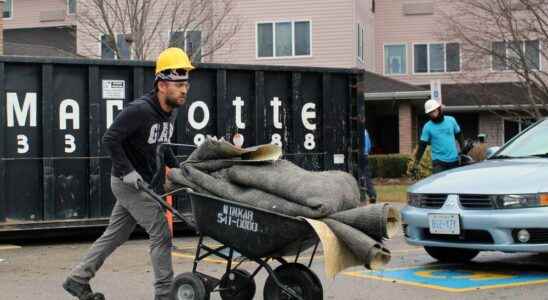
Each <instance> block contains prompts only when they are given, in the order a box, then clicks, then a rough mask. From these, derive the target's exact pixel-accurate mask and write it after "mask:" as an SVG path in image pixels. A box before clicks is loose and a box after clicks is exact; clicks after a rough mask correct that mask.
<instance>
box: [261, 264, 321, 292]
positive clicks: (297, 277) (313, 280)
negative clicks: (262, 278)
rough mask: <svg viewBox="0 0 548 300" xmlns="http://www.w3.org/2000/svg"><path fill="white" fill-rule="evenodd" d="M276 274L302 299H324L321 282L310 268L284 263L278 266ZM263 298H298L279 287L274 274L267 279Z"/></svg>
mask: <svg viewBox="0 0 548 300" xmlns="http://www.w3.org/2000/svg"><path fill="white" fill-rule="evenodd" d="M274 274H275V275H276V277H278V280H280V282H281V283H282V284H283V285H284V286H285V287H287V288H290V289H291V290H292V291H294V292H295V293H296V294H297V295H298V296H299V297H301V298H302V299H305V300H322V299H323V288H322V285H321V282H320V280H319V279H318V277H317V276H316V274H314V273H313V272H312V271H311V270H310V269H309V268H307V267H305V266H303V265H301V264H297V263H290V264H284V265H281V266H279V267H278V268H276V270H274ZM263 298H264V300H289V299H296V298H295V297H292V296H291V295H289V294H288V293H287V292H285V291H284V290H283V289H282V288H281V287H279V286H278V285H277V284H276V282H275V281H274V278H273V277H272V276H268V278H267V279H266V283H265V286H264V291H263Z"/></svg>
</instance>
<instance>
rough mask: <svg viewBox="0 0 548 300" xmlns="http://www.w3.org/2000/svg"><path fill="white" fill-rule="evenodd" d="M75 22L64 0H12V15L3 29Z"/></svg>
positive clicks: (63, 24) (51, 25) (5, 20)
mask: <svg viewBox="0 0 548 300" xmlns="http://www.w3.org/2000/svg"><path fill="white" fill-rule="evenodd" d="M73 24H75V20H74V17H73V16H72V15H68V9H67V1H66V0H40V1H37V0H13V12H12V17H11V18H9V19H4V29H17V28H36V27H55V26H67V25H73Z"/></svg>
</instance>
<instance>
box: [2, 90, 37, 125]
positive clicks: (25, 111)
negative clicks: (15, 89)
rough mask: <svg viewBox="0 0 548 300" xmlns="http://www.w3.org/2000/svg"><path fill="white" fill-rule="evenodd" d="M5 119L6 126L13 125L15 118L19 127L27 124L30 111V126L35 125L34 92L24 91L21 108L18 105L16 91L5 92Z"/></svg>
mask: <svg viewBox="0 0 548 300" xmlns="http://www.w3.org/2000/svg"><path fill="white" fill-rule="evenodd" d="M6 96H7V97H6V100H7V110H8V111H7V115H8V116H7V121H8V127H15V119H17V124H18V125H19V126H20V127H24V126H25V124H27V119H28V116H29V113H30V121H29V123H30V127H36V98H37V97H36V93H26V94H25V100H24V101H23V108H21V105H19V98H18V97H17V93H7V95H6Z"/></svg>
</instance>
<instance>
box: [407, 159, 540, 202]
mask: <svg viewBox="0 0 548 300" xmlns="http://www.w3.org/2000/svg"><path fill="white" fill-rule="evenodd" d="M409 192H411V193H419V194H491V195H497V194H530V193H539V192H548V159H545V158H538V159H537V158H531V159H494V160H487V161H484V162H481V163H477V164H473V165H469V166H466V167H461V168H457V169H453V170H449V171H446V172H443V173H440V174H436V175H433V176H431V177H428V178H426V179H424V180H421V181H419V182H417V183H416V184H415V185H413V186H411V187H410V188H409Z"/></svg>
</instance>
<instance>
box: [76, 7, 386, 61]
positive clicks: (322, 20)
mask: <svg viewBox="0 0 548 300" xmlns="http://www.w3.org/2000/svg"><path fill="white" fill-rule="evenodd" d="M234 4H235V7H234V10H233V12H232V15H231V17H232V18H234V19H237V20H238V22H239V23H240V30H239V32H238V33H237V34H236V35H235V36H234V37H233V38H232V39H231V41H230V42H229V43H227V44H225V45H224V46H223V47H222V48H221V49H219V50H217V51H216V52H215V53H214V54H213V55H211V57H208V58H206V59H204V62H214V63H236V64H267V65H298V66H321V67H342V68H356V67H357V68H367V69H369V70H374V69H375V61H376V59H377V57H376V56H375V55H374V52H375V49H376V48H375V43H376V40H375V21H374V18H375V17H374V14H373V13H372V12H371V0H332V1H324V0H311V1H294V0H291V1H290V0H280V1H266V0H237V1H235V2H234ZM300 20H308V21H310V24H311V55H310V56H309V57H290V58H258V57H257V54H256V51H257V49H256V27H257V23H259V22H276V21H300ZM358 22H360V23H361V24H363V25H365V27H366V32H365V34H366V36H365V49H364V51H365V64H363V63H361V62H360V61H359V60H358V58H357V48H356V47H357V39H356V36H357V32H356V27H357V25H356V24H357V23H358ZM227 26H230V25H227ZM168 32H169V30H168V28H167V26H166V25H162V26H161V29H160V30H159V34H157V35H156V36H155V39H154V40H153V41H152V42H151V49H150V51H149V52H150V53H149V56H148V58H149V59H153V58H154V57H155V56H156V55H157V54H158V53H159V52H160V51H161V50H162V49H163V48H165V47H166V46H167V43H168ZM98 38H99V33H97V32H96V33H92V34H91V35H90V33H89V31H87V30H86V29H85V28H83V26H80V25H79V26H78V53H79V54H82V55H85V56H92V57H98V56H100V54H101V52H100V50H101V47H100V44H99V41H98Z"/></svg>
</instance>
